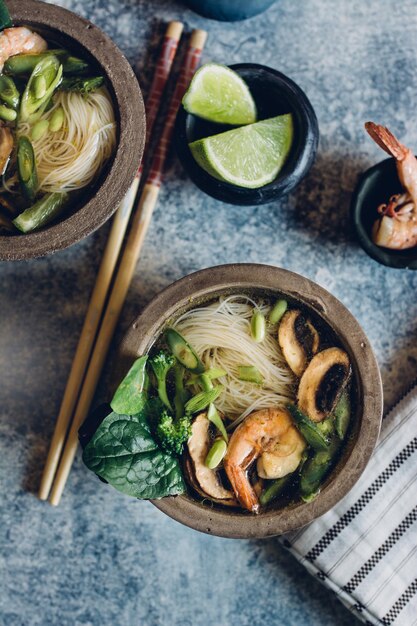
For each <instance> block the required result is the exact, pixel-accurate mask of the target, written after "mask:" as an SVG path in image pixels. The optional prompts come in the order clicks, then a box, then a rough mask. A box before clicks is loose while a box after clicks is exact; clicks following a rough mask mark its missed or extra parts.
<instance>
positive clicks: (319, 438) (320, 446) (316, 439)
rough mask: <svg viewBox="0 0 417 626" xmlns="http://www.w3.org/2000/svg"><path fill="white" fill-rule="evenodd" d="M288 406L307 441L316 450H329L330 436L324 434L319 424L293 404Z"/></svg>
mask: <svg viewBox="0 0 417 626" xmlns="http://www.w3.org/2000/svg"><path fill="white" fill-rule="evenodd" d="M287 408H288V410H289V412H290V413H291V416H292V418H293V420H294V422H295V425H296V427H297V428H298V430H299V431H300V433H301V434H302V435H303V437H304V439H305V440H306V441H307V443H308V444H309V445H310V446H311V447H312V448H314V449H315V450H327V449H328V447H329V443H330V442H329V438H328V436H327V435H326V434H324V433H323V432H322V431H321V429H320V427H319V426H318V424H316V422H313V421H312V420H311V419H310V418H309V417H308V416H307V415H304V413H303V412H302V411H300V409H299V408H298V407H296V406H294V405H293V404H288V405H287Z"/></svg>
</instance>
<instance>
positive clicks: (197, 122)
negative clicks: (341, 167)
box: [174, 63, 319, 206]
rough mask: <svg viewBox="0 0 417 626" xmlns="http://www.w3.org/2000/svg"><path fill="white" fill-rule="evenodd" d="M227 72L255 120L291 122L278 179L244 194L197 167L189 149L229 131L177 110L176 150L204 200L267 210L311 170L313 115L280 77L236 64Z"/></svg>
mask: <svg viewBox="0 0 417 626" xmlns="http://www.w3.org/2000/svg"><path fill="white" fill-rule="evenodd" d="M230 67H231V69H233V70H235V72H237V73H238V74H239V75H240V76H241V77H242V78H243V80H244V81H245V82H246V83H247V84H248V86H249V89H250V91H251V93H252V96H253V98H254V100H255V103H256V108H257V110H258V119H259V120H264V119H267V118H269V117H275V116H276V115H283V114H284V113H291V114H292V116H293V122H294V139H293V143H292V146H291V151H290V154H289V156H288V158H287V160H286V162H285V164H284V167H283V168H282V170H281V171H280V173H279V174H278V176H277V178H276V179H275V180H274V181H273V182H272V183H269V184H268V185H265V186H264V187H260V188H259V189H245V188H243V187H236V186H235V185H231V184H230V183H226V182H223V181H221V180H217V179H216V178H213V176H210V174H208V173H207V172H206V171H204V170H203V169H202V168H201V167H200V166H199V165H198V164H197V162H196V161H195V159H194V157H193V155H192V154H191V151H190V148H189V147H188V144H189V143H191V142H192V141H195V140H196V139H201V138H202V137H210V136H211V135H215V134H217V133H221V132H223V131H225V130H230V126H228V127H226V126H221V125H219V124H214V123H212V122H207V121H205V120H202V119H200V118H198V117H195V116H194V115H190V114H188V113H187V112H186V111H185V109H184V108H183V107H180V110H179V112H178V116H177V122H176V127H175V136H174V141H175V147H176V150H177V153H178V156H179V158H180V161H181V163H182V165H183V167H184V169H185V170H186V172H187V173H188V175H189V176H190V178H191V180H192V181H193V182H194V183H195V184H196V185H197V187H199V188H200V189H201V190H202V191H204V192H205V193H207V194H208V195H209V196H212V197H213V198H216V199H217V200H222V201H223V202H228V203H229V204H237V205H240V206H244V205H248V206H253V205H257V204H267V203H268V202H273V201H274V200H276V199H277V198H279V197H281V196H283V195H285V194H287V193H288V192H289V191H291V190H292V189H294V187H295V186H296V185H298V183H299V182H300V181H301V179H302V178H304V176H305V175H306V174H307V172H308V170H309V169H310V167H311V166H312V164H313V162H314V158H315V156H316V151H317V145H318V140H319V129H318V124H317V118H316V114H315V112H314V109H313V107H312V106H311V103H310V101H309V100H308V98H307V96H306V95H305V93H304V92H303V91H302V90H301V89H300V87H299V86H298V85H296V83H294V82H293V81H292V80H291V79H290V78H288V77H287V76H285V75H284V74H281V72H277V71H276V70H273V69H271V68H269V67H265V66H264V65H258V64H256V63H240V64H238V65H231V66H230Z"/></svg>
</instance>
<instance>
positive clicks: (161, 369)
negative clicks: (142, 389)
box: [150, 351, 175, 410]
mask: <svg viewBox="0 0 417 626" xmlns="http://www.w3.org/2000/svg"><path fill="white" fill-rule="evenodd" d="M150 364H151V367H152V369H153V372H154V374H155V376H156V380H157V386H158V395H159V397H160V399H161V402H163V403H164V404H165V406H166V407H167V408H168V409H169V410H172V407H171V403H170V401H169V398H168V393H167V376H168V372H169V370H170V369H171V368H172V367H174V365H175V358H174V357H173V356H172V354H167V353H166V352H163V351H161V352H159V353H158V354H157V355H156V356H154V357H153V359H151V361H150Z"/></svg>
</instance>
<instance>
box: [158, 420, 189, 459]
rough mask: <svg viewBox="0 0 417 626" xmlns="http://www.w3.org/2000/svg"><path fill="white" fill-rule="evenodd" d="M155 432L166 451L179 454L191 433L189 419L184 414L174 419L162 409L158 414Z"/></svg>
mask: <svg viewBox="0 0 417 626" xmlns="http://www.w3.org/2000/svg"><path fill="white" fill-rule="evenodd" d="M156 434H157V436H158V439H159V443H160V444H161V447H162V448H163V449H164V450H165V451H166V452H169V453H173V454H177V455H180V454H182V451H183V447H184V443H185V442H186V441H187V439H188V438H189V437H190V435H191V419H190V417H188V416H185V415H184V416H182V417H180V418H177V419H175V418H174V417H173V416H172V415H170V414H169V413H168V411H166V410H165V409H163V410H162V411H161V413H160V415H159V421H158V425H157V427H156Z"/></svg>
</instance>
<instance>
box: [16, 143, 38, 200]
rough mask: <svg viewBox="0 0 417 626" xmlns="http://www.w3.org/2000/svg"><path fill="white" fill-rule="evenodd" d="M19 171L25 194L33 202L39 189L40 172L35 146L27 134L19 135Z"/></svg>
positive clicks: (21, 185)
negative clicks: (37, 169)
mask: <svg viewBox="0 0 417 626" xmlns="http://www.w3.org/2000/svg"><path fill="white" fill-rule="evenodd" d="M17 173H18V176H19V183H20V187H21V190H22V193H23V195H24V196H25V198H27V199H28V200H30V201H31V202H33V200H34V199H35V196H36V192H37V190H38V174H37V171H36V160H35V153H34V151H33V146H32V144H31V142H30V141H29V139H28V138H27V137H25V136H22V137H19V139H18V142H17Z"/></svg>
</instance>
